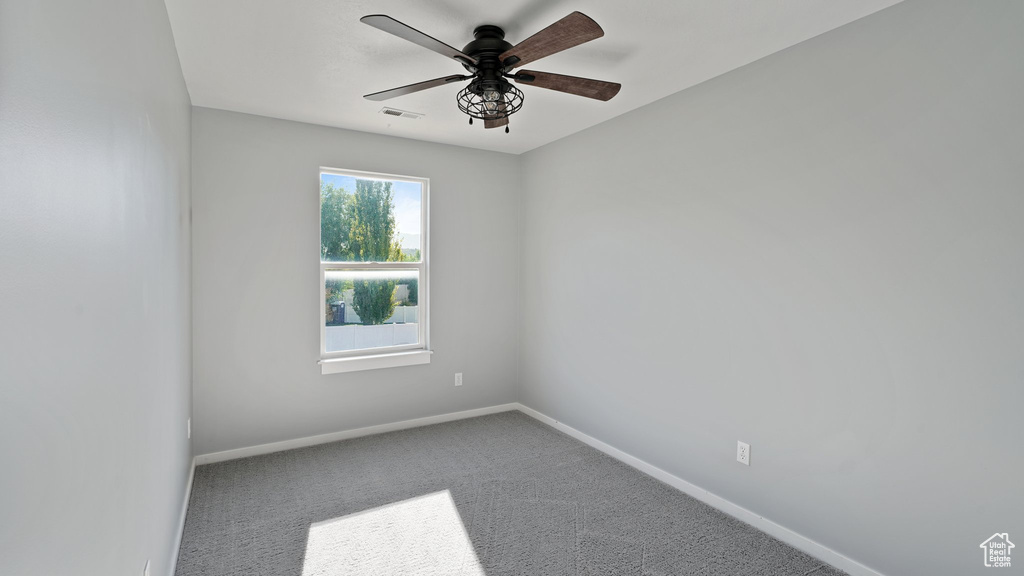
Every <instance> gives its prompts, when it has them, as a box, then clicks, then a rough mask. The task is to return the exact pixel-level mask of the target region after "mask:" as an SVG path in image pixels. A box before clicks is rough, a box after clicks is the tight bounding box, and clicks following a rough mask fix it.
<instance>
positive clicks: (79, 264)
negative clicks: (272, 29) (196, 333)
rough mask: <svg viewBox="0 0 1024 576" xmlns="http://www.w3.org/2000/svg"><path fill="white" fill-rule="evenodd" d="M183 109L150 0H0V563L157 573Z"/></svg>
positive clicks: (185, 191)
mask: <svg viewBox="0 0 1024 576" xmlns="http://www.w3.org/2000/svg"><path fill="white" fill-rule="evenodd" d="M190 113H191V112H190V105H189V98H188V94H187V92H186V91H185V84H184V82H183V81H182V77H181V69H180V67H179V66H178V60H177V55H176V52H175V50H174V41H173V39H172V37H171V29H170V24H169V22H168V19H167V13H166V10H165V8H164V4H163V2H161V1H160V0H145V1H140V0H102V1H95V2H80V1H74V0H65V1H59V0H51V1H48V2H7V1H4V2H0V271H2V272H0V350H2V351H3V352H2V355H3V356H2V359H0V462H2V464H0V468H2V473H0V573H2V574H4V575H5V576H16V575H30V574H31V575H36V574H83V575H97V576H109V575H112V574H129V575H137V574H142V570H143V566H144V565H145V563H146V560H147V559H152V574H153V575H154V576H156V575H160V574H168V573H169V571H170V565H171V560H172V555H173V554H174V553H176V551H174V550H172V547H173V544H174V542H175V538H176V537H177V531H178V526H179V518H180V514H181V507H182V501H183V498H184V493H185V483H186V480H187V477H188V469H189V463H190V460H191V454H190V450H189V443H188V440H187V438H186V419H187V418H188V416H189V409H190V384H189V383H190V377H191V376H190V372H191V359H190V355H191V343H190V334H191V330H190V303H189V255H190V252H189V223H188V210H189V145H190V144H189V127H190V120H189V116H190Z"/></svg>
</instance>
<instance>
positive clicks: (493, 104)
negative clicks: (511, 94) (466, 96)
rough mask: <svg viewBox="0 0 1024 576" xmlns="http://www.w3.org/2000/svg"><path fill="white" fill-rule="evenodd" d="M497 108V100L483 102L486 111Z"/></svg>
mask: <svg viewBox="0 0 1024 576" xmlns="http://www.w3.org/2000/svg"><path fill="white" fill-rule="evenodd" d="M497 109H498V103H497V102H484V110H487V111H488V112H494V111H495V110H497Z"/></svg>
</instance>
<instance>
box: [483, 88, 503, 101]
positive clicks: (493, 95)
mask: <svg viewBox="0 0 1024 576" xmlns="http://www.w3.org/2000/svg"><path fill="white" fill-rule="evenodd" d="M500 96H501V93H500V92H498V91H497V90H484V100H486V101H488V102H494V101H495V100H497V99H498V98H499V97H500Z"/></svg>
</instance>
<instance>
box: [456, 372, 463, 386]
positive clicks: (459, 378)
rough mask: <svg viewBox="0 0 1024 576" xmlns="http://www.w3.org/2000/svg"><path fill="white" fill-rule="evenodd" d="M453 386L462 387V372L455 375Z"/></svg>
mask: <svg viewBox="0 0 1024 576" xmlns="http://www.w3.org/2000/svg"><path fill="white" fill-rule="evenodd" d="M455 385H456V386H462V372H456V373H455Z"/></svg>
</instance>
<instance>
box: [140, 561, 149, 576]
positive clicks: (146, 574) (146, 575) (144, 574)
mask: <svg viewBox="0 0 1024 576" xmlns="http://www.w3.org/2000/svg"><path fill="white" fill-rule="evenodd" d="M142 576H149V560H146V567H145V568H143V569H142Z"/></svg>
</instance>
